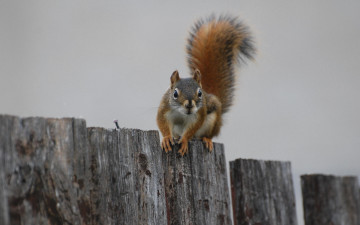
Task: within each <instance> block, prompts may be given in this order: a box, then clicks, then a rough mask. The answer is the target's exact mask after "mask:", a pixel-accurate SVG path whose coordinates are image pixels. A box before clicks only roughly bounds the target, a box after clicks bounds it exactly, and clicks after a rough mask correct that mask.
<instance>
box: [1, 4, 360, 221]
mask: <svg viewBox="0 0 360 225" xmlns="http://www.w3.org/2000/svg"><path fill="white" fill-rule="evenodd" d="M359 9H360V1H355V0H354V1H352V0H349V1H346V2H342V1H335V0H326V1H325V0H319V1H309V0H305V1H279V0H272V1H257V0H255V1H254V0H241V1H229V0H228V1H126V2H125V1H112V0H103V1H94V0H86V1H85V0H84V1H79V0H71V1H70V0H65V1H48V0H34V1H19V0H11V1H4V0H2V1H0V32H1V33H0V113H1V114H13V115H18V116H22V117H28V116H44V117H77V118H84V119H86V121H87V124H88V126H100V127H106V128H114V124H113V120H114V119H118V120H119V124H120V126H121V127H128V128H139V129H143V130H150V129H151V130H152V129H157V126H156V122H155V117H156V112H157V107H158V105H159V102H160V99H161V97H162V95H163V93H164V92H165V90H166V89H167V88H168V86H169V82H170V80H169V78H170V75H171V73H172V72H173V71H174V70H175V69H177V70H179V72H180V75H181V76H182V77H187V76H189V70H188V68H187V64H186V60H185V57H186V55H185V44H186V38H187V37H188V32H189V31H190V28H191V27H192V25H193V23H194V22H195V21H196V20H197V19H199V18H203V17H207V16H209V15H211V14H212V13H215V14H217V15H219V14H223V13H229V14H232V15H236V16H239V17H240V18H241V19H243V20H244V22H246V23H247V24H248V25H249V26H250V27H251V30H252V32H253V34H254V36H255V38H256V43H257V44H256V45H257V48H258V50H259V53H258V55H257V57H256V62H249V63H248V64H247V65H246V66H244V67H242V68H241V69H240V71H239V76H238V77H239V79H238V80H237V91H236V98H235V103H234V107H233V108H232V109H231V110H230V112H229V113H228V114H227V115H226V116H225V125H224V126H223V128H222V132H221V135H220V136H219V137H218V138H216V139H215V141H217V142H222V143H224V144H225V151H226V157H227V160H234V159H236V158H254V159H264V160H286V161H291V163H292V169H293V176H294V185H295V190H296V198H297V209H298V210H297V212H298V218H299V221H300V223H299V224H303V222H302V216H303V214H302V200H301V188H300V178H299V176H300V175H301V174H307V173H324V174H334V175H355V176H357V175H360V163H359V158H360V149H359V147H360V116H359V115H360V101H359V99H360V74H359V71H360V43H359V40H360V14H359Z"/></svg>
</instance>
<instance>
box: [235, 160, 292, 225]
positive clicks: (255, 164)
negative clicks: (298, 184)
mask: <svg viewBox="0 0 360 225" xmlns="http://www.w3.org/2000/svg"><path fill="white" fill-rule="evenodd" d="M230 181H231V193H232V203H233V216H234V224H236V225H243V224H249V225H250V224H253V225H255V224H259V225H260V224H262V225H296V224H297V218H296V207H295V195H294V189H293V181H292V175H291V165H290V162H279V161H261V160H251V159H237V160H235V161H231V162H230Z"/></svg>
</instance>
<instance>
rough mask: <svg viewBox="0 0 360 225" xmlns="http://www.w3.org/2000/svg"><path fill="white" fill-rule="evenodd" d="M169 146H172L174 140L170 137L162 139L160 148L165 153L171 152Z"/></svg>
mask: <svg viewBox="0 0 360 225" xmlns="http://www.w3.org/2000/svg"><path fill="white" fill-rule="evenodd" d="M171 145H174V140H173V138H172V137H171V135H168V136H165V137H163V139H162V141H161V148H162V149H164V150H165V152H166V153H167V152H168V151H171Z"/></svg>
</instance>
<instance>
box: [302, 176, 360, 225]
mask: <svg viewBox="0 0 360 225" xmlns="http://www.w3.org/2000/svg"><path fill="white" fill-rule="evenodd" d="M301 187H302V195H303V205H304V219H305V225H360V191H359V183H358V179H357V178H356V177H336V176H329V175H320V174H314V175H303V176H301Z"/></svg>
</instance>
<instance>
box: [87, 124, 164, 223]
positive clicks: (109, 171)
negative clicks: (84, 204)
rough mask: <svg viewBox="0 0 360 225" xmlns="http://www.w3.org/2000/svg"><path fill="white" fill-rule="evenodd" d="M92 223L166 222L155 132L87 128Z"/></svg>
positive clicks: (157, 140)
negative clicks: (90, 162)
mask: <svg viewBox="0 0 360 225" xmlns="http://www.w3.org/2000/svg"><path fill="white" fill-rule="evenodd" d="M88 137H89V143H90V147H89V150H90V152H91V156H92V159H91V161H92V166H91V171H92V177H91V179H92V183H93V185H94V188H93V189H92V192H91V198H92V201H93V202H94V203H95V204H93V205H94V209H95V210H94V213H93V214H92V215H93V216H95V217H96V218H95V221H94V223H93V224H143V225H147V224H149V225H157V224H167V218H166V204H165V190H164V178H163V174H164V172H163V169H162V167H161V166H162V165H161V161H162V153H161V148H160V144H159V134H158V132H157V131H141V130H136V129H120V131H114V130H112V131H111V130H106V129H103V128H88Z"/></svg>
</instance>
